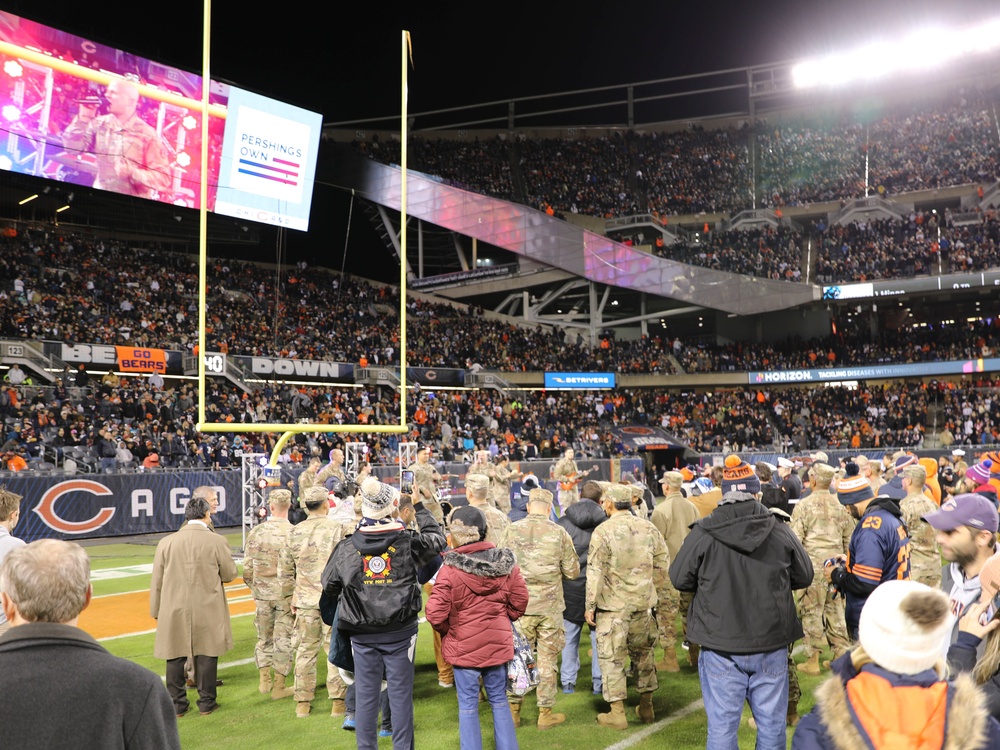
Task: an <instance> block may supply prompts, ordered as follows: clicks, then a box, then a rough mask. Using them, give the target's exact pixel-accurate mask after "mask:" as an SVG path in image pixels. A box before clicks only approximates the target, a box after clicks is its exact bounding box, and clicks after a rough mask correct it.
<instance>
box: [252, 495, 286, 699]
mask: <svg viewBox="0 0 1000 750" xmlns="http://www.w3.org/2000/svg"><path fill="white" fill-rule="evenodd" d="M267 503H268V506H269V507H270V509H271V516H270V518H268V519H267V521H265V522H264V523H262V524H258V525H257V526H255V527H254V528H253V530H252V531H251V532H250V534H249V536H247V543H246V555H245V557H244V560H243V581H244V583H246V585H247V586H249V587H250V591H251V592H252V593H253V598H254V602H256V604H257V613H256V615H255V616H254V627H256V628H257V648H256V650H255V651H254V656H255V657H256V660H257V669H258V670H260V687H259V689H260V692H261V694H262V695H267V694H268V693H271V692H273V693H274V695H276V696H277V697H279V698H280V697H286V696H288V695H290V694H291V693H290V692H289V691H288V689H287V688H286V687H285V678H286V677H287V676H288V673H289V672H291V671H292V628H293V626H294V618H293V617H292V603H291V594H292V586H291V581H287V582H285V583H286V585H284V586H282V581H281V580H280V579H279V578H278V557H279V554H280V552H281V550H282V549H283V548H284V547H285V545H286V543H287V541H288V532H289V531H291V529H292V525H291V524H290V523H289V522H288V509H289V507H290V506H291V503H292V493H291V492H289V491H288V490H272V491H271V494H270V495H268V497H267ZM272 667H274V679H273V680H272V679H271V668H272Z"/></svg>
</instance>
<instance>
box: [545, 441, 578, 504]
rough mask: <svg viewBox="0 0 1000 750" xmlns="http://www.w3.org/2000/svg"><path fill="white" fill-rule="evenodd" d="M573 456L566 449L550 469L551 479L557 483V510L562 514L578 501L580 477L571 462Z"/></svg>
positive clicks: (573, 453) (572, 453) (571, 452)
mask: <svg viewBox="0 0 1000 750" xmlns="http://www.w3.org/2000/svg"><path fill="white" fill-rule="evenodd" d="M575 456H576V452H575V451H574V450H573V449H572V448H567V449H566V452H565V453H564V454H563V456H562V458H560V459H559V460H558V461H556V465H555V466H553V467H552V478H553V479H555V480H556V481H557V482H559V508H560V510H561V511H562V512H563V513H565V512H566V509H567V508H568V507H569V506H571V505H572V504H573V503H576V502H579V500H580V491H579V489H578V484H577V483H578V482H579V481H580V479H582V477H580V476H579V474H580V469H579V468H577V465H576V461H574V460H573V459H574V457H575Z"/></svg>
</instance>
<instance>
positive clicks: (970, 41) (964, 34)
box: [792, 18, 1000, 88]
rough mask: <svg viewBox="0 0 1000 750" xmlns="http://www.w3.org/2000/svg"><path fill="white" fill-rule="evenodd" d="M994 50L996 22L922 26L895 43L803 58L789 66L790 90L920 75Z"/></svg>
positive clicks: (998, 35)
mask: <svg viewBox="0 0 1000 750" xmlns="http://www.w3.org/2000/svg"><path fill="white" fill-rule="evenodd" d="M998 47H1000V18H996V19H992V20H990V21H986V22H983V23H978V24H974V25H972V26H963V27H954V28H943V27H925V28H922V29H919V30H917V31H915V32H913V33H911V34H908V35H906V36H904V37H900V38H898V39H886V40H884V41H879V42H873V43H871V44H867V45H865V46H863V47H859V48H857V49H854V50H850V51H847V52H842V53H837V54H833V55H828V56H827V57H820V58H816V59H815V60H805V61H803V62H801V63H798V64H797V65H794V66H793V67H792V80H793V82H794V84H795V87H796V88H813V87H818V86H826V87H831V88H832V87H836V86H846V85H848V84H854V83H861V82H864V81H871V80H876V79H880V78H888V77H892V76H897V75H902V74H906V73H913V72H923V71H927V70H931V69H935V68H943V67H945V66H946V65H948V64H950V63H952V62H954V61H956V60H960V59H967V58H969V57H973V56H977V55H984V54H989V53H991V52H995V51H996V50H997V48H998Z"/></svg>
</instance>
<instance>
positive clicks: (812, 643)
mask: <svg viewBox="0 0 1000 750" xmlns="http://www.w3.org/2000/svg"><path fill="white" fill-rule="evenodd" d="M833 475H834V470H833V468H832V467H830V466H827V465H826V464H813V478H812V483H813V489H812V492H811V493H810V494H809V496H808V497H806V498H803V499H802V500H799V501H798V502H797V503H796V504H795V505H794V506H793V508H794V509H793V511H792V524H791V529H792V531H793V532H794V533H795V536H797V537H798V538H799V541H800V542H802V546H803V547H804V548H805V550H806V553H807V554H808V555H809V559H810V560H811V561H812V564H813V571H814V576H813V582H812V584H811V585H810V586H809V588H807V589H804V590H803V591H802V593H801V594H800V595H799V597H798V610H799V617H800V618H801V619H802V630H803V631H804V633H805V644H806V649H807V650H808V657H809V658H808V659H807V660H806V661H805V662H803V663H802V664H800V665H799V666H798V670H799V671H800V672H804V673H805V674H811V675H814V676H815V675H818V674H819V673H820V666H819V655H820V651H822V650H823V648H824V647H825V646H826V644H827V643H829V644H830V647H831V648H832V649H833V653H834V656H839V655H840V654H842V653H844V652H845V651H847V650H848V648H849V647H850V643H851V642H850V638H849V637H848V635H847V624H846V623H845V621H844V605H843V602H841V601H838V600H836V599H834V592H832V591H830V589H829V586H828V585H827V582H826V579H825V578H824V577H823V562H824V561H825V560H828V559H829V558H831V557H836V556H837V555H846V554H847V549H848V546H849V545H850V543H851V534H852V533H853V532H854V519H853V518H851V514H850V513H849V512H848V511H847V508H845V507H844V506H843V505H841V503H840V501H838V500H837V498H836V497H835V496H834V495H833V494H832V493H831V492H830V482H831V481H833Z"/></svg>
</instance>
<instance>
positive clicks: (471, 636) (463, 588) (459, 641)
mask: <svg viewBox="0 0 1000 750" xmlns="http://www.w3.org/2000/svg"><path fill="white" fill-rule="evenodd" d="M527 606H528V587H527V586H525V584H524V578H522V577H521V569H520V568H518V567H517V565H516V563H515V560H514V553H513V552H511V551H510V550H509V549H506V548H504V549H498V548H497V547H496V546H495V545H494V544H493V543H492V542H473V543H472V544H465V545H463V546H461V547H458V548H457V549H455V550H452V551H451V552H448V553H447V554H445V556H444V564H443V565H442V566H441V570H440V571H438V575H437V580H436V581H435V583H434V590H433V592H431V596H430V599H428V600H427V606H426V607H425V612H426V614H427V621H428V622H429V623H430V624H431V625H433V626H434V629H435V630H437V631H438V632H439V633H441V636H442V641H441V651H442V654H443V655H444V659H445V661H447V662H448V663H449V664H452V665H454V666H456V667H467V668H473V667H495V666H496V665H498V664H504V663H506V662H508V661H510V660H511V658H513V656H514V641H513V637H512V635H511V627H510V623H511V620H516V619H518V618H519V617H520V616H521V615H523V614H524V610H525V608H526V607H527Z"/></svg>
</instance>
